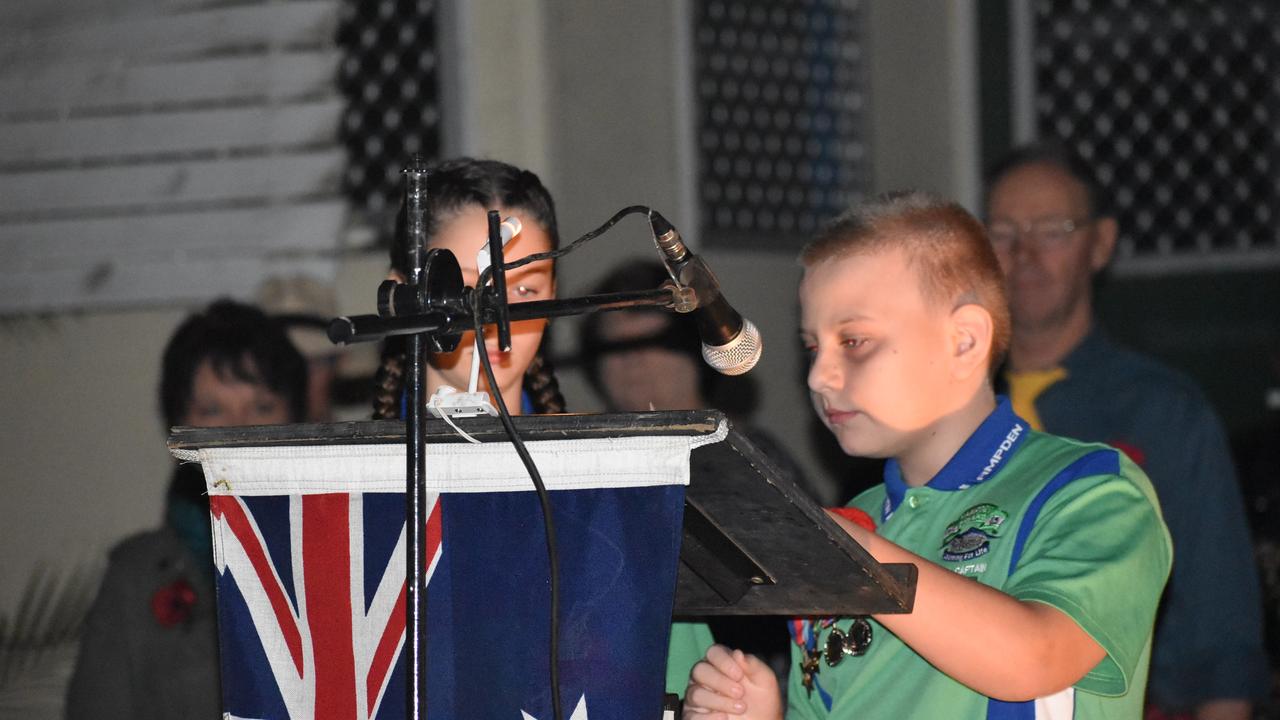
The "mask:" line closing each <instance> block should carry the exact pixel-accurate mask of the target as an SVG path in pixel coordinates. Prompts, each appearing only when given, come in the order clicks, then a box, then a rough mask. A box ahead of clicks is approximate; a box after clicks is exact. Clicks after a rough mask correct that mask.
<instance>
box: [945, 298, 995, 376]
mask: <svg viewBox="0 0 1280 720" xmlns="http://www.w3.org/2000/svg"><path fill="white" fill-rule="evenodd" d="M994 332H995V324H994V323H993V322H992V320H991V313H990V312H988V311H987V309H986V308H984V307H982V306H981V305H977V304H975V303H966V304H964V305H961V306H960V307H958V308H956V309H955V310H953V311H952V312H951V345H950V350H951V357H952V361H953V364H952V367H953V368H954V373H955V376H956V378H959V379H963V378H968V377H970V376H972V375H973V374H974V373H977V374H979V375H982V376H983V377H985V376H986V372H987V362H988V359H989V358H990V357H991V341H992V336H993V335H994Z"/></svg>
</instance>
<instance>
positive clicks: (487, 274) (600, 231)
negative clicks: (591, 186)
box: [476, 205, 653, 288]
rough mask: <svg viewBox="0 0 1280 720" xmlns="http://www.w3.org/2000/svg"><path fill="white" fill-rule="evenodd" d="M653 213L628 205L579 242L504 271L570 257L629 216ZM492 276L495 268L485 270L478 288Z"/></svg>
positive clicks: (508, 264)
mask: <svg viewBox="0 0 1280 720" xmlns="http://www.w3.org/2000/svg"><path fill="white" fill-rule="evenodd" d="M652 212H653V208H650V207H648V206H646V205H628V206H627V207H624V208H622V209H621V210H619V211H618V212H616V213H614V214H613V217H611V218H609V219H608V220H605V221H604V224H603V225H601V226H600V227H598V228H596V229H595V230H592V231H590V232H588V233H586V234H584V235H583V236H582V237H580V238H578V239H577V240H574V241H573V242H571V243H569V244H568V245H566V246H564V247H562V248H560V249H559V250H548V251H547V252H540V253H534V254H532V255H526V256H525V257H522V258H520V259H519V260H513V261H511V262H504V263H502V271H503V272H507V271H510V270H515V269H516V268H520V267H524V266H525V265H528V264H529V263H535V262H538V261H539V260H555V259H557V258H562V257H564V256H565V255H568V254H569V253H571V252H573V251H574V250H577V249H578V248H579V247H581V246H582V245H584V244H586V243H588V242H591V241H592V240H595V239H596V238H598V237H600V236H601V235H603V234H605V233H606V232H608V231H609V228H612V227H613V226H614V225H617V224H618V221H619V220H621V219H622V218H624V217H626V216H628V215H633V214H635V213H645V214H646V215H648V214H649V213H652ZM492 275H493V267H487V268H485V270H484V272H483V273H480V279H479V280H477V281H476V287H478V288H480V287H484V286H485V285H487V284H488V282H489V278H490V276H492Z"/></svg>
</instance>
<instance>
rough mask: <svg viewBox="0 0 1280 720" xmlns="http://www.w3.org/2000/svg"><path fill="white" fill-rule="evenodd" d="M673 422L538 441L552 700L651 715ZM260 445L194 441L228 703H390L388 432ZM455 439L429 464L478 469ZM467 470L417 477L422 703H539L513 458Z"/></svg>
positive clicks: (667, 590)
mask: <svg viewBox="0 0 1280 720" xmlns="http://www.w3.org/2000/svg"><path fill="white" fill-rule="evenodd" d="M717 439H719V437H712V438H708V441H715V440H717ZM687 440H688V439H680V441H679V442H676V443H675V447H674V449H672V448H663V449H661V452H656V451H655V449H654V448H652V447H650V446H648V445H645V444H643V443H642V444H641V445H640V446H639V447H636V448H630V449H628V448H626V447H622V448H619V447H617V446H615V445H614V444H606V446H605V447H604V448H599V447H596V448H593V447H591V446H590V445H588V446H587V447H585V448H582V447H579V446H577V445H574V446H573V450H572V451H569V452H566V451H565V450H564V449H563V448H560V447H558V446H553V447H544V448H543V449H542V455H541V457H539V454H538V453H537V452H535V459H536V460H539V466H540V467H543V466H544V465H546V466H547V467H544V468H543V474H544V478H546V479H547V484H548V487H549V488H550V490H551V504H552V510H553V513H554V516H555V520H556V530H557V534H558V544H559V562H560V565H559V567H560V583H561V606H560V623H561V624H560V641H561V645H560V662H559V669H560V686H561V702H562V706H563V708H564V711H565V715H566V717H573V718H574V720H580V719H584V718H595V719H596V720H600V719H602V718H627V719H628V720H631V719H634V718H642V719H643V718H659V717H661V703H662V692H663V686H664V668H665V660H666V650H667V641H668V633H669V630H670V620H671V608H672V600H673V595H674V586H675V574H676V563H677V561H678V555H679V547H680V537H681V520H682V510H683V504H684V486H685V484H687V482H688V453H689V451H690V450H691V447H692V446H693V445H692V444H691V443H689V442H687ZM548 445H552V443H550V442H549V443H548ZM472 447H474V448H479V447H480V446H472ZM260 450H262V451H263V453H264V455H263V457H253V456H247V457H243V458H241V457H235V456H233V455H234V453H232V454H231V455H228V454H227V452H226V451H225V449H213V450H202V451H200V454H201V457H200V458H199V459H200V460H201V461H202V463H203V464H204V467H205V473H206V480H207V482H208V484H209V487H210V510H211V516H212V521H213V541H214V561H215V569H216V578H217V591H218V620H219V635H220V646H221V652H222V658H221V668H222V683H223V697H224V711H225V713H226V715H225V717H227V718H230V719H232V720H234V719H235V718H263V719H267V718H270V719H272V720H274V719H276V718H320V719H323V720H329V719H341V720H347V719H354V720H396V719H399V718H403V717H405V716H406V700H405V698H406V670H405V666H406V663H405V657H404V656H405V653H404V641H405V615H404V609H403V608H404V598H405V572H404V567H405V566H404V557H405V553H404V548H405V543H406V532H405V523H404V518H405V513H404V494H403V492H402V491H399V492H395V491H388V488H395V487H396V486H397V485H398V484H399V483H400V482H403V481H402V480H401V479H400V478H402V477H403V450H402V448H401V449H396V448H391V449H387V450H385V451H381V455H379V454H378V452H375V451H372V450H369V449H368V447H367V446H366V447H365V448H363V449H362V450H361V451H360V452H358V453H356V455H357V457H354V458H345V459H339V455H341V453H343V452H345V451H344V450H343V449H342V448H341V447H338V448H336V449H335V448H334V447H333V446H329V447H327V448H322V449H321V450H322V452H317V451H315V450H310V451H303V450H297V449H292V448H290V449H284V448H262V449H260ZM508 450H509V448H508ZM437 452H438V451H437ZM451 452H453V451H451ZM456 452H458V453H460V455H461V459H460V460H458V461H457V462H454V461H453V460H450V459H449V458H442V459H440V462H438V463H437V466H438V467H440V468H444V470H442V471H441V472H443V473H444V474H445V475H451V474H455V472H454V470H452V469H449V468H451V467H457V468H465V469H467V471H468V473H469V474H472V475H475V474H476V473H475V472H474V471H473V470H472V467H473V466H471V465H468V464H467V463H468V462H470V460H468V457H469V456H467V453H468V452H469V451H468V450H467V449H465V448H464V449H462V450H459V451H456ZM470 452H480V451H470ZM487 452H490V453H492V452H493V450H492V448H490V449H489V450H488V451H487ZM397 453H399V454H398V455H397ZM673 453H674V459H673V458H672V457H671V455H672V454H673ZM304 456H305V457H304ZM584 458H589V461H587V462H584ZM601 458H604V459H603V460H602V459H601ZM464 461H466V462H464ZM504 462H506V460H505V459H504V460H502V461H501V462H497V463H496V465H502V463H504ZM517 462H518V461H517ZM397 463H398V465H397ZM428 475H429V478H430V476H431V473H430V471H429V473H428ZM480 475H481V477H478V478H472V479H470V480H465V481H462V480H457V479H444V480H437V481H432V486H431V489H430V491H429V507H430V515H429V518H428V522H427V527H426V537H427V543H428V549H427V556H426V557H427V560H428V568H427V575H428V586H427V617H428V625H429V629H428V636H427V641H426V645H427V655H426V659H427V675H428V694H427V702H426V717H427V718H431V719H433V720H434V719H436V718H477V719H481V720H483V719H484V718H495V719H496V718H506V719H511V720H525V719H536V720H549V718H551V717H552V710H551V707H552V704H551V689H550V671H549V664H548V663H549V643H550V627H549V612H550V611H549V607H550V590H549V570H548V567H549V566H548V559H547V547H546V537H545V529H544V526H543V520H542V511H541V508H540V506H539V503H538V500H537V496H536V494H535V493H534V492H533V491H532V490H531V489H528V487H527V486H528V479H527V477H523V478H522V477H520V476H519V473H518V472H517V471H516V468H515V467H513V466H509V465H508V466H503V467H497V468H496V469H493V470H492V472H490V473H489V474H487V475H485V474H484V473H480ZM343 477H351V480H349V481H344V480H342V479H341V478H343Z"/></svg>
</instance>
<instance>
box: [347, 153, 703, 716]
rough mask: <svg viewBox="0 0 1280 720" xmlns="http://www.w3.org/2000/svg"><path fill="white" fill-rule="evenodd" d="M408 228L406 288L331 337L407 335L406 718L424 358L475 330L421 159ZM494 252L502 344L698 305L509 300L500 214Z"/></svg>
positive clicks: (414, 670) (414, 613) (422, 509)
mask: <svg viewBox="0 0 1280 720" xmlns="http://www.w3.org/2000/svg"><path fill="white" fill-rule="evenodd" d="M403 174H404V206H405V214H406V217H405V230H404V232H405V233H406V236H407V237H406V239H407V241H408V242H407V245H408V250H409V277H408V278H407V281H408V282H406V283H399V282H396V281H395V280H386V281H384V282H383V283H382V284H381V285H380V286H379V287H378V314H377V315H355V316H350V317H339V318H335V319H334V320H332V321H331V322H330V324H329V331H328V334H329V339H330V340H331V341H332V342H334V343H338V344H346V343H353V342H367V341H372V340H381V339H384V338H387V337H390V336H393V335H408V336H409V337H408V338H407V349H406V367H405V377H406V392H407V395H408V409H407V412H406V413H405V517H406V525H407V535H408V537H407V540H408V543H407V552H406V553H405V555H406V560H407V564H408V567H407V568H406V575H405V580H406V597H405V614H406V618H405V632H406V634H407V636H406V638H405V648H406V650H407V652H408V658H407V660H408V670H409V678H408V683H407V686H408V687H407V688H406V690H407V693H406V695H407V697H406V702H407V703H408V712H407V714H406V716H407V717H409V718H413V720H418V719H419V718H421V717H422V716H423V715H424V714H425V713H424V712H423V711H424V705H425V701H426V697H427V614H426V606H427V585H426V575H425V572H426V563H427V561H428V559H427V557H426V554H427V545H426V541H427V538H426V522H427V489H426V452H425V447H424V439H423V420H424V418H423V408H424V407H425V401H426V362H425V354H426V352H428V351H430V352H450V351H452V350H453V349H454V348H456V347H457V346H458V343H459V342H460V340H461V337H462V333H463V332H465V331H466V330H470V329H473V325H474V314H473V312H472V310H473V306H472V300H471V297H472V294H471V292H469V288H464V287H463V281H462V270H461V268H460V267H459V265H458V261H457V258H455V257H454V255H453V253H451V252H449V251H448V250H442V249H438V248H437V249H432V250H428V249H427V247H426V244H427V242H426V241H427V238H426V215H425V213H426V200H427V197H426V195H427V190H426V186H427V170H426V164H425V162H424V161H423V160H422V158H421V157H419V156H416V155H415V156H414V157H413V158H412V159H411V160H410V161H409V165H408V166H406V167H405V169H404V171H403ZM489 249H490V257H491V258H492V262H493V265H492V267H493V273H494V275H493V284H492V285H491V286H489V287H486V288H484V289H483V290H482V292H481V293H478V296H479V297H480V298H481V300H480V304H481V307H480V319H481V322H482V323H483V324H486V325H488V324H494V323H496V324H498V337H499V343H500V345H501V346H502V348H503V349H504V350H509V349H510V347H511V339H510V338H511V330H510V322H511V321H519V320H532V319H537V318H552V317H564V316H568V315H580V314H583V313H589V312H602V311H611V310H625V309H627V308H636V307H659V308H669V309H672V310H675V311H676V312H681V313H685V312H690V311H692V310H693V309H694V308H696V307H697V304H698V303H697V297H696V295H695V294H694V291H693V289H691V288H687V287H681V286H678V285H676V284H675V283H674V282H671V281H668V282H666V283H663V285H662V286H661V287H658V288H655V289H653V290H640V291H633V292H619V293H602V294H598V295H588V296H584V297H579V298H565V299H558V300H536V301H532V302H523V303H515V304H510V303H508V302H507V293H506V292H505V289H506V271H505V270H504V268H503V255H502V240H501V237H500V233H499V218H498V213H497V212H493V211H491V212H490V213H489Z"/></svg>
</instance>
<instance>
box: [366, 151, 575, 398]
mask: <svg viewBox="0 0 1280 720" xmlns="http://www.w3.org/2000/svg"><path fill="white" fill-rule="evenodd" d="M426 194H427V209H426V228H425V229H426V234H427V238H428V239H429V238H431V237H434V236H435V234H436V233H437V232H438V231H439V229H440V227H441V226H442V225H444V224H445V223H447V222H448V221H449V220H451V219H453V217H454V216H455V215H457V214H458V213H460V212H462V211H463V210H466V209H467V208H471V207H479V208H484V209H486V210H497V209H499V208H504V209H507V210H519V211H521V212H522V213H523V214H524V215H525V216H526V219H533V220H534V221H536V222H537V223H538V225H540V226H541V227H542V229H543V230H544V231H545V232H546V233H547V237H549V238H550V239H551V247H552V249H556V248H559V247H560V233H559V229H558V227H557V226H556V208H555V202H554V201H552V199H551V193H549V192H547V189H546V187H544V186H543V184H542V181H541V180H539V179H538V176H537V175H534V174H533V173H531V172H529V171H528V170H521V169H520V168H517V167H514V166H511V165H508V164H506V163H504V162H499V161H497V160H475V159H472V158H457V159H455V160H447V161H444V162H441V163H439V164H437V165H435V166H434V167H432V168H430V169H428V171H427V193H426ZM404 213H405V209H404V208H403V207H401V208H400V213H399V215H398V216H397V218H396V232H395V233H393V234H392V237H391V267H392V269H394V270H396V271H397V272H399V273H400V274H401V275H402V276H404V277H408V276H409V247H408V244H407V238H406V236H405V235H406V234H405V233H404V232H402V231H401V228H402V227H403V225H404ZM546 347H547V342H546V336H545V335H544V336H543V343H542V346H541V347H539V348H538V353H537V355H535V356H534V358H533V362H531V363H530V364H529V368H528V369H527V370H526V371H525V374H524V391H525V392H526V393H528V395H529V399H530V401H531V402H532V403H533V409H534V412H537V413H555V412H564V409H565V404H564V396H563V395H561V393H560V385H559V382H558V381H557V380H556V377H555V372H554V370H553V369H552V367H551V362H550V359H549V358H548V357H547V353H546V352H545V348H546ZM374 382H375V387H374V397H373V415H374V417H375V418H397V417H399V416H400V396H401V394H402V392H403V389H404V342H403V340H400V339H398V338H393V339H389V340H388V341H387V342H386V343H385V344H384V345H383V350H382V364H381V366H380V367H379V369H378V374H377V376H376V378H375V381H374Z"/></svg>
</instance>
